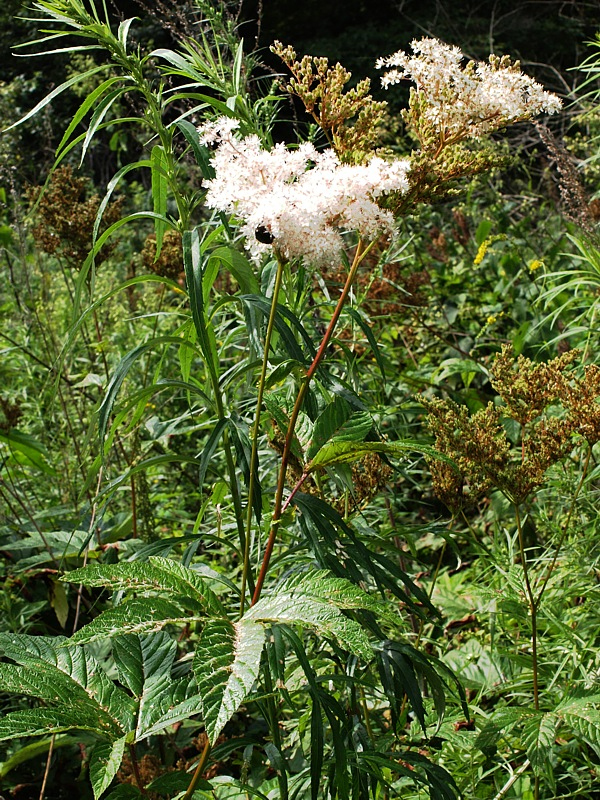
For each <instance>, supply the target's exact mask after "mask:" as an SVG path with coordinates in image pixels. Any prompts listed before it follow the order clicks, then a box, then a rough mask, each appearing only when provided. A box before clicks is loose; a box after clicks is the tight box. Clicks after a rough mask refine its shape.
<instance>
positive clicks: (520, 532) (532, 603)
mask: <svg viewBox="0 0 600 800" xmlns="http://www.w3.org/2000/svg"><path fill="white" fill-rule="evenodd" d="M515 519H516V522H517V534H518V536H519V553H520V556H521V564H522V565H523V577H524V578H525V589H526V591H527V602H528V604H529V612H530V614H531V661H532V664H531V666H532V670H533V705H534V708H535V710H536V711H539V708H540V697H539V686H538V652H537V604H536V601H535V597H534V596H533V589H532V588H531V581H530V579H529V568H528V565H527V556H526V554H525V542H524V540H523V527H522V525H521V515H520V514H519V506H518V504H517V503H515Z"/></svg>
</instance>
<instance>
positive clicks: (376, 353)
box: [347, 308, 386, 383]
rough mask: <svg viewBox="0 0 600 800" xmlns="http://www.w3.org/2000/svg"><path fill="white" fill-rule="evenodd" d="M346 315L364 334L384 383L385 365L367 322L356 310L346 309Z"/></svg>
mask: <svg viewBox="0 0 600 800" xmlns="http://www.w3.org/2000/svg"><path fill="white" fill-rule="evenodd" d="M347 312H348V314H349V315H350V316H351V317H352V319H353V320H354V321H355V322H356V323H357V324H358V326H359V327H360V329H361V331H362V332H363V333H364V335H365V338H366V340H367V341H368V343H369V345H370V347H371V350H372V351H373V356H374V357H375V361H376V362H377V366H378V367H379V371H380V372H381V377H382V378H383V381H384V383H385V379H386V375H385V364H384V363H383V356H382V355H381V350H380V348H379V345H378V344H377V339H375V336H374V335H373V331H372V330H371V327H370V325H369V323H368V322H367V320H366V319H365V318H364V316H363V314H362V312H360V311H359V310H357V309H356V308H348V309H347Z"/></svg>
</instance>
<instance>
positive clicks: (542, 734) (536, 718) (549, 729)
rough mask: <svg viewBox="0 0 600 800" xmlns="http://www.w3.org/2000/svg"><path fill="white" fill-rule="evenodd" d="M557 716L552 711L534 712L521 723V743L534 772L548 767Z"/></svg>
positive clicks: (556, 726)
mask: <svg viewBox="0 0 600 800" xmlns="http://www.w3.org/2000/svg"><path fill="white" fill-rule="evenodd" d="M558 723H559V717H558V714H555V713H553V712H548V713H544V712H536V713H534V714H532V716H531V718H530V719H528V720H527V721H526V722H525V724H524V725H523V744H524V745H525V748H526V750H527V757H528V758H529V760H530V761H531V767H532V769H533V771H534V772H535V773H536V774H538V775H539V774H540V772H542V771H543V770H544V768H547V767H548V764H549V759H550V754H551V752H552V747H553V745H554V739H555V737H556V729H557V728H558Z"/></svg>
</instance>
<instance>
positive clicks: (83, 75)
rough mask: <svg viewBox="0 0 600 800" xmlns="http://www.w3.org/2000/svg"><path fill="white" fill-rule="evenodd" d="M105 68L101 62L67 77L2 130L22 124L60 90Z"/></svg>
mask: <svg viewBox="0 0 600 800" xmlns="http://www.w3.org/2000/svg"><path fill="white" fill-rule="evenodd" d="M107 68H108V65H107V64H101V65H100V66H98V67H93V68H92V69H88V70H86V71H85V72H82V73H78V74H77V75H74V76H73V77H72V78H69V80H68V81H65V82H64V83H61V85H60V86H57V87H56V89H53V90H52V91H51V92H50V93H49V94H47V95H46V97H44V99H43V100H40V102H39V103H38V104H37V105H36V106H34V108H32V109H31V111H29V112H28V113H27V114H25V116H24V117H21V119H19V120H17V122H14V123H13V124H12V125H9V127H8V128H6V129H5V131H4V132H5V133H6V131H10V130H11V129H12V128H16V127H17V125H22V124H23V123H24V122H26V121H27V120H28V119H31V117H34V116H35V115H36V114H37V113H38V111H41V110H42V108H45V107H46V106H47V105H48V103H51V102H52V100H54V98H55V97H58V95H59V94H62V92H64V91H66V90H67V89H68V88H69V87H71V86H73V85H74V84H76V83H78V82H79V81H84V80H86V78H90V77H91V76H92V75H95V74H96V73H97V72H102V71H103V70H106V69H107Z"/></svg>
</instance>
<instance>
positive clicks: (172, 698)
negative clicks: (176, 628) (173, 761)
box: [113, 632, 201, 741]
mask: <svg viewBox="0 0 600 800" xmlns="http://www.w3.org/2000/svg"><path fill="white" fill-rule="evenodd" d="M176 652H177V644H176V642H175V641H174V640H173V639H171V637H170V636H168V634H166V633H164V632H159V633H155V634H152V635H151V636H136V635H129V636H118V637H117V638H116V639H114V640H113V656H114V659H115V664H116V666H117V670H118V673H119V680H120V681H121V682H122V683H124V684H125V685H126V686H127V687H128V689H129V690H130V691H131V692H132V693H133V694H134V695H135V696H136V698H137V699H138V714H137V724H136V727H135V738H136V741H139V740H140V739H144V738H146V737H147V736H149V735H150V732H152V733H156V732H158V731H159V730H162V729H164V728H166V727H168V726H169V725H173V724H174V723H175V722H177V721H179V720H180V719H183V718H187V717H189V716H191V715H192V714H198V713H200V711H201V704H200V697H199V696H198V694H197V688H196V686H195V681H194V679H193V677H192V676H191V675H189V676H185V677H183V678H179V679H175V678H173V677H172V675H171V670H172V667H173V661H174V659H175V655H176Z"/></svg>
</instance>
